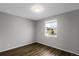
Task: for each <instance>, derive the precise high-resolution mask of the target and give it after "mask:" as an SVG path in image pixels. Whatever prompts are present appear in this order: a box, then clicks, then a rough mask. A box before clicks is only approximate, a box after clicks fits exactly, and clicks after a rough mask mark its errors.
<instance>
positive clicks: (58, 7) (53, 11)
mask: <svg viewBox="0 0 79 59" xmlns="http://www.w3.org/2000/svg"><path fill="white" fill-rule="evenodd" d="M33 5H35V4H34V3H16V4H15V3H4V4H3V3H0V11H1V12H5V13H8V14H12V15H16V16H21V17H25V18H29V19H32V20H40V19H43V18H46V17H51V16H54V15H59V14H62V13H65V12H70V11H73V10H77V9H79V4H77V3H72V4H71V3H63V4H62V3H41V4H40V3H38V4H36V5H41V6H42V7H43V8H44V10H43V12H40V13H35V12H33V11H32V10H31V7H32V6H33Z"/></svg>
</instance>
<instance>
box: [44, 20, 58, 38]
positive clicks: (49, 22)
mask: <svg viewBox="0 0 79 59" xmlns="http://www.w3.org/2000/svg"><path fill="white" fill-rule="evenodd" d="M51 22H56V29H55V32H56V35H54V34H53V35H48V34H47V33H46V32H47V27H46V24H47V23H51ZM45 36H46V37H57V19H54V20H49V21H45Z"/></svg>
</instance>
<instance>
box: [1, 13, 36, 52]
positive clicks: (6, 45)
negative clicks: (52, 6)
mask: <svg viewBox="0 0 79 59" xmlns="http://www.w3.org/2000/svg"><path fill="white" fill-rule="evenodd" d="M34 26H35V23H34V21H31V20H28V19H25V18H21V17H18V16H13V15H9V14H6V13H2V12H0V52H1V51H5V50H9V49H13V48H16V47H20V46H23V45H27V44H31V43H33V42H34V39H35V38H34Z"/></svg>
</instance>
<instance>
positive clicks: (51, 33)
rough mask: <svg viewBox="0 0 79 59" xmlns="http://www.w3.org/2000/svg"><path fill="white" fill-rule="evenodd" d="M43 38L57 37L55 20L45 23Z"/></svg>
mask: <svg viewBox="0 0 79 59" xmlns="http://www.w3.org/2000/svg"><path fill="white" fill-rule="evenodd" d="M45 36H48V37H57V20H51V21H46V22H45Z"/></svg>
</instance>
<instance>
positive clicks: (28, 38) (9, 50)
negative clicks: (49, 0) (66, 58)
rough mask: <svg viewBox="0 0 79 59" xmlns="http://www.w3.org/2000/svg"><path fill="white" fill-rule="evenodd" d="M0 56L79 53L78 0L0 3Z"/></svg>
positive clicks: (77, 54) (70, 54) (69, 54)
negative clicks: (75, 0) (70, 0)
mask: <svg viewBox="0 0 79 59" xmlns="http://www.w3.org/2000/svg"><path fill="white" fill-rule="evenodd" d="M0 56H79V3H0Z"/></svg>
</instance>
